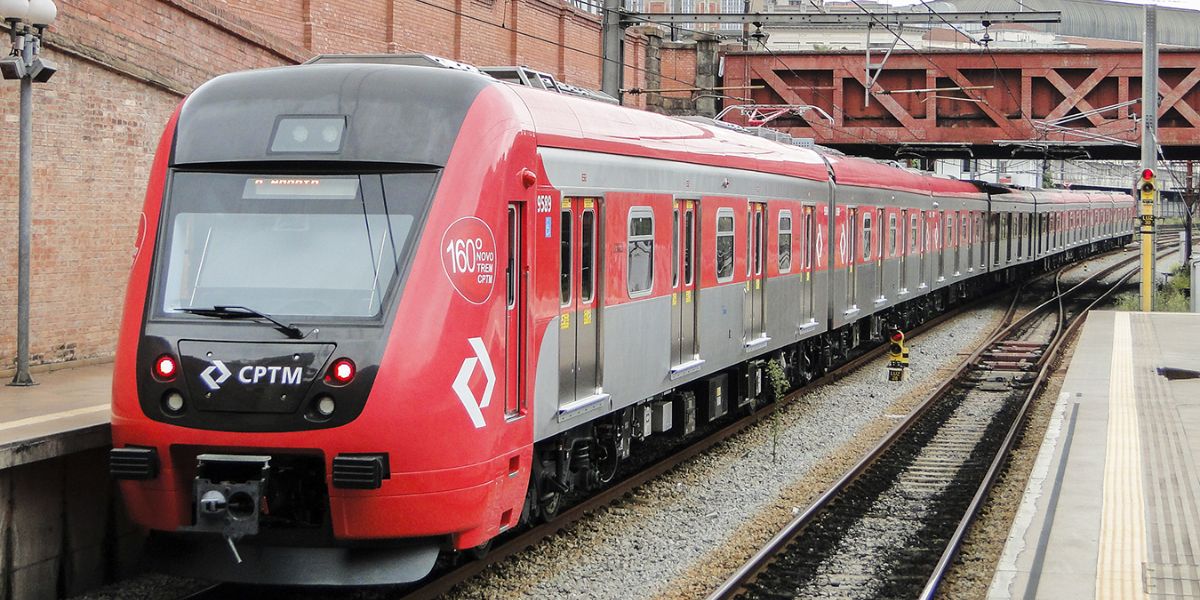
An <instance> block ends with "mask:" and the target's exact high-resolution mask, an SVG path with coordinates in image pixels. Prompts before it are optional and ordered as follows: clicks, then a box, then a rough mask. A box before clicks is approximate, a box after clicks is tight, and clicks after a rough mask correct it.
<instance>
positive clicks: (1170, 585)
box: [988, 311, 1200, 599]
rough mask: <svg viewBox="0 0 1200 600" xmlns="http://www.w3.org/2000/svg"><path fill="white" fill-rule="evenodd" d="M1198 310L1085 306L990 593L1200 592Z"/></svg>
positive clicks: (1007, 595) (1117, 595) (992, 595)
mask: <svg viewBox="0 0 1200 600" xmlns="http://www.w3.org/2000/svg"><path fill="white" fill-rule="evenodd" d="M1197 465H1200V314H1193V313H1153V314H1146V313H1128V312H1111V311H1103V312H1094V313H1092V314H1091V315H1090V316H1089V317H1088V320H1087V322H1086V323H1085V324H1084V327H1083V331H1082V332H1081V334H1080V338H1079V341H1078V345H1077V347H1076V350H1075V354H1074V358H1073V359H1072V361H1071V364H1070V366H1069V368H1068V371H1067V375H1066V379H1065V381H1064V384H1063V387H1062V391H1061V393H1060V395H1059V398H1058V401H1057V403H1056V405H1055V407H1054V412H1053V415H1052V417H1051V420H1050V423H1049V427H1048V429H1047V431H1046V436H1045V438H1044V440H1043V442H1042V446H1041V449H1040V451H1039V454H1038V456H1037V459H1036V461H1035V463H1034V467H1033V471H1032V473H1031V475H1030V478H1029V482H1028V486H1027V488H1026V490H1025V494H1024V497H1023V499H1022V501H1021V505H1020V508H1019V509H1018V512H1017V515H1016V518H1015V519H1014V521H1013V526H1012V530H1011V531H1010V533H1009V538H1008V541H1007V542H1006V544H1005V548H1004V551H1003V554H1002V555H1001V558H1000V562H999V564H998V565H997V571H996V575H995V577H994V579H993V580H992V584H991V587H990V589H989V591H988V597H989V598H993V599H1010V598H1022V599H1029V598H1055V599H1058V598H1104V599H1107V598H1120V599H1131V598H1200V471H1198V470H1197Z"/></svg>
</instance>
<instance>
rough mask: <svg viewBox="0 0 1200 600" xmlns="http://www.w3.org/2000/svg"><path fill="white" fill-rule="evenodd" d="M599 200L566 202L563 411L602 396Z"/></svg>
mask: <svg viewBox="0 0 1200 600" xmlns="http://www.w3.org/2000/svg"><path fill="white" fill-rule="evenodd" d="M599 208H600V201H599V199H597V198H564V199H563V201H562V209H561V210H560V211H559V220H560V224H561V228H560V229H561V238H560V239H559V257H560V258H559V304H560V306H561V308H560V311H559V312H560V316H559V338H558V339H559V342H558V344H559V345H558V351H559V352H558V357H559V386H558V389H559V395H558V397H559V407H560V409H561V407H563V406H565V405H568V404H570V403H571V402H574V401H576V400H582V399H586V398H588V397H590V396H593V395H595V394H596V393H597V389H598V388H599V383H600V380H599V371H600V361H599V357H600V353H599V341H600V336H599V334H598V331H599V323H600V311H599V310H598V308H599V302H597V298H598V297H599V295H600V294H599V289H598V288H599V282H600V281H601V279H600V278H599V277H598V276H597V272H596V271H597V261H596V258H597V254H598V253H597V248H598V247H599V244H600V239H599V233H600V231H599V226H598V222H599V219H598V217H597V212H598V211H599Z"/></svg>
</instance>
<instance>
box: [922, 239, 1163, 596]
mask: <svg viewBox="0 0 1200 600" xmlns="http://www.w3.org/2000/svg"><path fill="white" fill-rule="evenodd" d="M1174 252H1176V251H1167V252H1160V253H1159V256H1160V257H1165V256H1167V255H1170V254H1172V253H1174ZM1139 259H1140V257H1132V258H1130V259H1129V260H1126V261H1122V262H1120V263H1118V264H1117V265H1114V267H1120V266H1125V265H1127V264H1128V263H1130V262H1136V261H1137V260H1139ZM1115 270H1116V268H1109V269H1106V270H1105V271H1104V272H1103V273H1111V272H1112V271H1115ZM1137 272H1138V269H1136V268H1135V269H1130V270H1129V272H1128V273H1126V274H1124V275H1122V276H1121V277H1120V278H1119V279H1118V280H1117V281H1116V282H1115V283H1113V284H1112V285H1110V286H1108V288H1107V289H1106V290H1105V291H1104V292H1103V293H1102V294H1100V295H1099V296H1097V297H1096V298H1095V299H1094V300H1092V302H1091V303H1089V304H1088V305H1087V306H1086V307H1084V309H1083V310H1081V311H1079V313H1078V314H1077V315H1075V317H1074V318H1073V319H1072V320H1071V323H1070V324H1069V325H1067V326H1066V327H1065V328H1062V327H1061V325H1063V324H1065V321H1066V315H1065V314H1063V312H1061V311H1060V322H1059V325H1060V330H1059V331H1058V332H1057V334H1056V335H1055V338H1054V340H1053V341H1052V342H1051V344H1050V346H1048V347H1047V349H1046V352H1045V353H1044V354H1043V355H1042V357H1041V360H1040V364H1041V368H1040V369H1039V371H1038V375H1037V378H1036V379H1035V380H1034V382H1033V385H1031V386H1030V387H1029V391H1028V393H1027V394H1026V397H1025V400H1024V402H1023V403H1022V404H1021V409H1020V411H1019V412H1018V413H1017V416H1016V418H1015V419H1013V424H1012V427H1010V428H1009V430H1008V434H1007V435H1006V436H1005V438H1004V443H1003V444H1001V447H1000V450H999V451H998V452H997V453H996V456H995V458H993V460H992V463H991V465H990V466H989V468H988V471H987V474H986V475H985V476H984V479H983V483H982V484H981V485H980V486H979V489H978V490H977V491H976V493H975V495H974V496H973V497H972V499H971V503H970V505H968V506H967V510H966V512H965V513H964V515H963V518H962V519H961V520H960V521H959V524H958V527H957V528H956V529H955V530H954V534H953V535H952V536H951V537H950V539H949V540H948V542H947V545H946V550H945V551H944V552H943V553H942V556H941V558H940V559H939V560H938V563H937V565H936V566H935V567H934V571H933V573H932V574H931V575H930V577H929V579H928V580H927V581H926V584H925V587H924V589H922V591H921V595H920V596H919V598H920V599H921V600H933V598H934V597H935V596H936V594H937V592H938V588H939V587H940V586H941V583H942V581H943V580H944V579H945V576H946V573H947V572H948V571H949V570H950V565H951V563H952V562H953V561H954V559H955V558H956V557H957V556H958V552H959V550H961V549H962V544H963V542H964V541H965V540H966V536H967V533H968V531H969V530H970V527H971V525H972V524H973V523H974V522H975V518H976V517H978V516H979V512H980V511H981V510H982V509H983V505H984V503H985V502H986V501H987V499H988V496H989V495H990V494H991V490H992V487H993V486H994V485H995V482H996V479H997V478H999V476H1000V472H1001V471H1002V470H1003V469H1004V466H1005V464H1006V463H1007V462H1008V458H1009V454H1010V453H1011V452H1012V447H1013V446H1014V445H1015V444H1016V440H1017V437H1018V436H1019V435H1020V432H1021V430H1022V429H1023V428H1024V426H1025V420H1026V419H1027V417H1028V414H1029V408H1030V406H1032V405H1033V401H1034V400H1035V399H1036V398H1037V397H1038V395H1039V394H1040V393H1041V391H1042V389H1043V388H1044V387H1045V384H1046V380H1047V379H1048V378H1049V375H1050V367H1051V365H1052V364H1054V361H1055V360H1056V359H1057V358H1059V352H1060V351H1061V350H1062V347H1063V344H1064V343H1065V342H1066V341H1067V340H1069V339H1071V337H1072V336H1074V335H1075V333H1076V332H1077V331H1078V330H1079V328H1080V327H1082V326H1083V323H1084V322H1085V321H1086V319H1085V318H1081V317H1086V315H1087V314H1088V312H1089V311H1091V310H1092V309H1093V308H1095V306H1096V305H1097V304H1099V303H1101V302H1103V301H1104V300H1105V299H1107V298H1108V297H1109V296H1111V295H1112V294H1113V293H1114V292H1116V291H1117V290H1118V289H1120V288H1121V287H1122V286H1124V285H1125V283H1126V282H1127V281H1129V279H1130V278H1132V277H1133V276H1134V275H1135V274H1136V273H1137ZM1098 275H1099V274H1098ZM1091 279H1093V278H1089V280H1091ZM1081 285H1082V284H1081ZM1078 287H1079V286H1075V287H1073V288H1071V290H1069V291H1068V293H1070V291H1073V290H1074V289H1076V288H1078Z"/></svg>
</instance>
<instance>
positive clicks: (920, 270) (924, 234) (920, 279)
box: [917, 211, 929, 289]
mask: <svg viewBox="0 0 1200 600" xmlns="http://www.w3.org/2000/svg"><path fill="white" fill-rule="evenodd" d="M920 224H921V227H920V229H921V230H920V231H919V232H918V235H920V240H919V241H918V242H917V248H918V249H919V250H918V254H917V288H918V289H919V288H923V287H925V263H926V262H928V261H929V214H928V213H927V212H926V211H921V223H920Z"/></svg>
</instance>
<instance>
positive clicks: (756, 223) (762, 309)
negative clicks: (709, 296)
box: [742, 202, 767, 342]
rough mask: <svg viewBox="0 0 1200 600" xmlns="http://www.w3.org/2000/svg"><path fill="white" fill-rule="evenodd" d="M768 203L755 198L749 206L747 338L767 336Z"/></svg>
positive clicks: (747, 227)
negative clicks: (766, 264) (764, 266)
mask: <svg viewBox="0 0 1200 600" xmlns="http://www.w3.org/2000/svg"><path fill="white" fill-rule="evenodd" d="M766 213H767V205H766V203H763V202H751V203H750V204H749V206H748V207H747V210H746V217H747V223H746V234H747V235H746V240H747V243H746V294H745V297H746V302H745V303H743V308H744V309H745V312H744V313H743V315H744V316H743V318H742V322H743V324H744V326H745V338H746V341H747V342H750V341H753V340H758V339H760V338H764V337H766V331H767V330H766V314H765V313H766V290H765V289H764V288H765V287H766V282H767V278H766V277H764V276H763V275H764V271H763V265H764V264H765V262H766V253H767V232H766Z"/></svg>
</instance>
